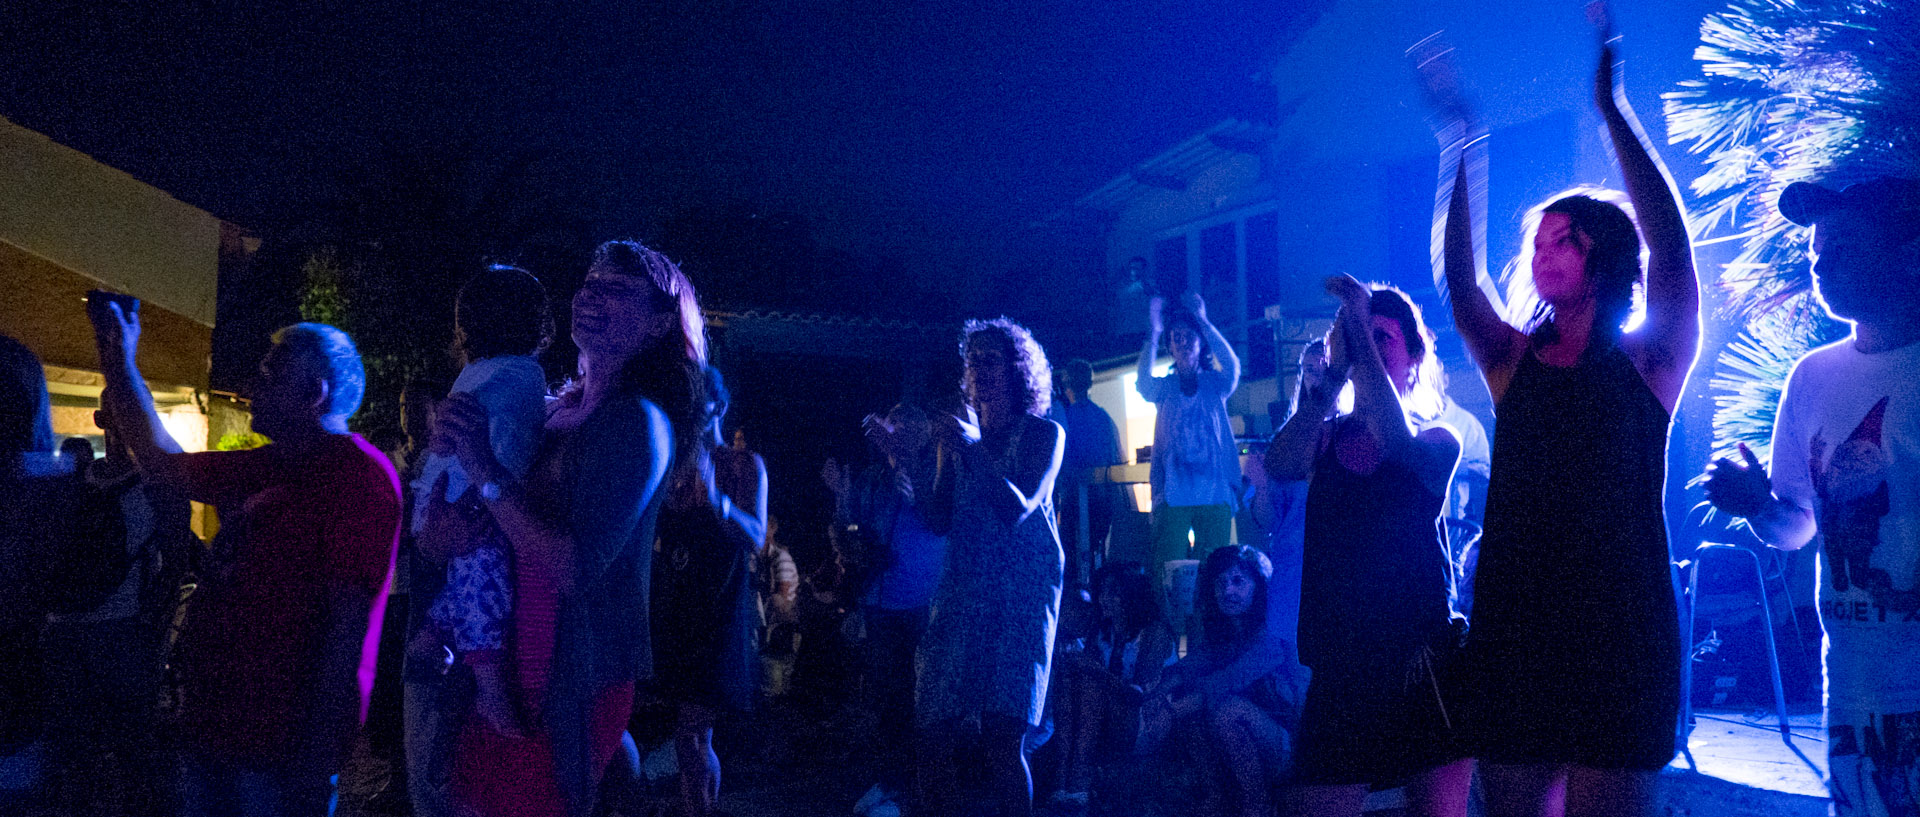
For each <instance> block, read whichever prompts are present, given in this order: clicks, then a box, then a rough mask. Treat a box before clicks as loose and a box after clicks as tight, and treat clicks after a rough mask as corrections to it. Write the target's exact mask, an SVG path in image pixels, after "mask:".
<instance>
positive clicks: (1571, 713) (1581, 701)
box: [1429, 5, 1699, 817]
mask: <svg viewBox="0 0 1920 817" xmlns="http://www.w3.org/2000/svg"><path fill="white" fill-rule="evenodd" d="M1589 11H1590V15H1591V16H1592V17H1594V22H1595V24H1596V28H1597V29H1598V31H1599V32H1600V38H1601V45H1600V62H1599V66H1598V68H1597V70H1596V71H1595V73H1594V101H1595V103H1596V104H1597V105H1598V106H1599V109H1600V114H1601V117H1602V119H1603V120H1604V121H1605V122H1606V126H1607V131H1608V133H1609V134H1610V136H1611V137H1612V141H1613V146H1614V152H1615V153H1616V155H1617V157H1618V160H1619V162H1620V170H1621V174H1622V176H1623V177H1624V179H1625V181H1626V188H1627V194H1628V196H1629V198H1630V199H1631V201H1632V204H1633V207H1634V210H1635V211H1636V212H1637V213H1638V216H1639V225H1638V226H1639V235H1638V236H1636V234H1635V224H1634V222H1633V220H1631V219H1630V218H1629V217H1628V215H1627V214H1626V213H1625V212H1623V211H1622V210H1621V209H1620V208H1619V207H1617V206H1614V205H1612V204H1607V203H1605V202H1602V201H1599V200H1597V199H1596V198H1594V197H1591V196H1586V195H1571V196H1566V197H1564V198H1560V199H1558V200H1555V201H1553V202H1551V203H1549V204H1547V205H1546V206H1545V207H1544V208H1542V209H1541V211H1540V216H1539V223H1538V225H1537V226H1535V227H1534V228H1533V229H1532V230H1531V232H1532V235H1531V236H1529V239H1530V241H1531V247H1532V253H1531V258H1530V259H1528V258H1526V257H1525V256H1524V255H1523V258H1522V262H1521V264H1520V265H1519V266H1520V268H1521V271H1522V272H1526V273H1529V274H1530V275H1531V278H1532V282H1533V286H1534V289H1535V290H1537V292H1538V295H1539V299H1540V306H1539V307H1538V309H1537V310H1536V312H1535V313H1534V316H1533V319H1532V320H1531V321H1530V322H1529V323H1528V324H1527V325H1526V328H1525V329H1524V330H1523V329H1518V328H1515V327H1513V326H1511V325H1509V324H1507V323H1506V322H1505V321H1503V320H1502V319H1501V317H1500V316H1499V314H1498V313H1497V312H1496V310H1495V309H1494V307H1493V305H1492V303H1491V302H1490V300H1489V298H1488V296H1487V294H1486V293H1485V292H1483V291H1482V290H1481V289H1480V288H1479V286H1478V285H1477V282H1476V275H1475V268H1474V259H1473V246H1472V239H1471V235H1472V233H1471V226H1470V224H1469V209H1468V198H1467V197H1468V183H1467V171H1466V168H1465V165H1464V162H1462V163H1461V165H1460V166H1459V167H1457V168H1456V170H1455V173H1454V188H1453V194H1452V199H1451V203H1450V205H1449V207H1448V212H1447V217H1446V218H1447V222H1446V233H1445V242H1446V245H1445V252H1444V264H1443V266H1444V272H1445V283H1446V285H1447V290H1448V291H1450V294H1451V299H1450V300H1451V304H1452V307H1453V315H1454V322H1455V324H1456V325H1457V326H1458V327H1459V329H1460V333H1461V334H1462V335H1463V336H1464V337H1465V339H1466V342H1467V348H1468V350H1469V351H1470V352H1472V354H1473V358H1474V360H1475V362H1476V363H1477V364H1478V365H1479V367H1480V371H1481V373H1482V374H1484V375H1485V376H1486V379H1487V385H1488V387H1489V389H1490V390H1491V391H1492V394H1493V399H1494V403H1495V411H1496V414H1497V416H1498V418H1499V424H1498V426H1497V427H1496V428H1495V431H1494V442H1493V472H1492V476H1491V482H1490V485H1489V488H1488V493H1487V512H1486V534H1485V538H1484V539H1482V540H1481V544H1480V566H1479V576H1478V579H1477V597H1476V600H1475V603H1474V619H1473V627H1472V631H1471V634H1470V635H1469V637H1468V643H1467V653H1468V664H1469V666H1470V672H1471V675H1472V683H1473V685H1474V687H1475V688H1474V690H1473V692H1474V694H1475V695H1476V696H1477V697H1478V698H1479V700H1480V702H1481V705H1479V706H1478V707H1477V708H1476V711H1475V713H1474V723H1473V726H1472V731H1473V737H1472V739H1471V743H1472V748H1473V749H1474V752H1475V756H1476V757H1477V758H1478V759H1479V761H1480V763H1481V772H1482V779H1483V782H1484V785H1485V788H1486V793H1487V801H1488V814H1490V815H1492V817H1508V815H1515V816H1518V815H1526V817H1534V816H1535V815H1541V814H1550V813H1554V812H1556V811H1557V807H1558V805H1559V804H1564V808H1565V810H1566V812H1568V813H1572V814H1647V813H1649V812H1650V811H1651V808H1652V803H1653V794H1654V786H1655V781H1656V780H1657V775H1658V773H1659V770H1660V769H1661V768H1662V767H1664V766H1665V765H1666V764H1667V762H1668V761H1669V760H1671V759H1672V757H1673V753H1674V735H1675V718H1676V716H1677V714H1678V709H1679V694H1678V693H1679V672H1680V638H1679V627H1678V614H1677V610H1676V607H1675V598H1674V584H1673V573H1672V568H1671V566H1670V563H1669V556H1668V552H1667V536H1666V525H1665V520H1664V518H1663V514H1662V505H1661V503H1662V488H1663V485H1664V482H1665V479H1666V443H1667V428H1668V424H1669V422H1670V421H1671V417H1672V413H1673V409H1674V405H1675V403H1676V402H1678V401H1679V399H1680V394H1681V388H1682V385H1683V384H1684V382H1685V381H1686V378H1687V372H1688V370H1689V369H1690V368H1691V367H1692V365H1693V360H1694V356H1695V354H1696V352H1697V347H1698V345H1699V315H1698V312H1699V284H1698V282H1697V281H1696V280H1695V277H1694V269H1693V249H1692V246H1691V244H1690V243H1689V239H1688V234H1687V226H1686V221H1685V217H1684V216H1683V215H1682V213H1681V210H1680V205H1679V202H1678V201H1677V200H1676V198H1675V196H1674V191H1673V186H1672V183H1671V182H1670V181H1669V180H1668V178H1667V177H1666V174H1665V173H1664V171H1663V170H1662V168H1661V166H1660V164H1659V162H1658V161H1657V160H1656V159H1655V158H1654V157H1653V156H1652V155H1651V154H1650V153H1649V152H1648V150H1647V148H1646V146H1645V145H1644V144H1643V143H1642V141H1641V138H1640V136H1639V134H1638V132H1637V131H1638V126H1637V124H1636V123H1635V121H1634V119H1633V117H1632V114H1631V112H1630V111H1629V110H1628V109H1627V107H1626V103H1625V101H1624V96H1623V95H1622V94H1621V93H1620V92H1619V89H1618V87H1617V86H1616V82H1615V78H1614V72H1615V64H1614V50H1613V39H1612V35H1611V29H1610V26H1609V25H1608V24H1607V22H1606V20H1605V9H1604V7H1601V6H1597V5H1596V6H1594V7H1590V8H1589ZM1432 76H1433V75H1432V73H1431V72H1430V73H1429V78H1430V79H1431V78H1432ZM1430 87H1431V86H1430ZM1445 107H1448V106H1443V109H1444V108H1445ZM1453 110H1455V111H1456V112H1457V111H1460V110H1463V109H1462V108H1458V107H1455V108H1454V109H1453ZM1462 130H1465V129H1462ZM1641 237H1644V238H1645V242H1646V249H1647V257H1648V261H1647V266H1646V271H1645V275H1644V279H1643V277H1642V272H1641V267H1640V238H1641ZM1636 285H1643V286H1644V288H1645V293H1646V318H1645V321H1644V323H1643V324H1642V325H1641V326H1640V327H1639V328H1638V329H1637V330H1635V331H1633V332H1631V333H1629V332H1624V331H1623V326H1624V324H1626V323H1627V318H1628V316H1629V313H1630V312H1631V311H1632V304H1633V291H1634V288H1635V286H1636ZM1563 798H1564V799H1563Z"/></svg>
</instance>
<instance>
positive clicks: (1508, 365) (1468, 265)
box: [1440, 149, 1527, 402]
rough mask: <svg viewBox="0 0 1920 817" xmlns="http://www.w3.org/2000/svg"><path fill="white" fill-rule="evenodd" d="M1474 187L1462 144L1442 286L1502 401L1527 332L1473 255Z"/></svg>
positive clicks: (1456, 320) (1465, 337) (1451, 198)
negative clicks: (1496, 301) (1503, 312)
mask: <svg viewBox="0 0 1920 817" xmlns="http://www.w3.org/2000/svg"><path fill="white" fill-rule="evenodd" d="M1471 190H1472V184H1471V182H1470V180H1469V179H1468V177H1467V161H1466V151H1465V150H1464V149H1462V150H1461V151H1459V153H1458V158H1457V165H1456V167H1455V169H1454V175H1453V193H1452V195H1451V196H1449V197H1448V199H1447V215H1446V219H1447V225H1446V236H1445V238H1444V242H1445V248H1444V250H1443V253H1444V255H1443V257H1442V262H1441V269H1442V275H1441V287H1440V291H1441V294H1442V296H1443V297H1445V298H1446V301H1447V307H1448V309H1449V310H1450V311H1451V312H1452V313H1453V325H1454V327H1455V328H1457V329H1459V330H1460V337H1461V339H1462V340H1463V341H1465V342H1466V346H1467V351H1468V352H1469V353H1471V354H1472V355H1473V361H1474V363H1475V364H1477V365H1479V367H1480V374H1481V376H1483V377H1485V378H1486V380H1487V388H1488V389H1489V390H1490V391H1491V392H1492V394H1493V398H1494V400H1495V401H1496V402H1497V401H1499V399H1500V396H1501V395H1502V394H1505V393H1506V391H1507V383H1508V382H1509V381H1510V380H1512V378H1513V370H1514V367H1515V366H1516V365H1518V364H1519V362H1520V356H1521V355H1522V354H1523V353H1525V352H1526V349H1527V336H1526V335H1525V334H1524V333H1522V332H1521V331H1520V330H1518V329H1515V328H1513V326H1512V325H1510V324H1508V323H1507V322H1506V321H1505V320H1504V319H1502V318H1501V317H1500V313H1499V311H1498V310H1496V309H1495V308H1494V305H1493V299H1492V298H1490V297H1489V296H1488V295H1487V291H1486V290H1485V289H1483V288H1481V285H1480V272H1479V267H1478V265H1477V262H1476V261H1475V259H1474V256H1473V206H1472V199H1471V198H1470V196H1471ZM1488 283H1492V282H1491V281H1489V282H1488Z"/></svg>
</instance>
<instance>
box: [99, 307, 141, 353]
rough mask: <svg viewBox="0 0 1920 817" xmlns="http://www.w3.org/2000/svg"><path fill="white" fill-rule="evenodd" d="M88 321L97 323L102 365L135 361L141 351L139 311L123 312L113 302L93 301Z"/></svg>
mask: <svg viewBox="0 0 1920 817" xmlns="http://www.w3.org/2000/svg"><path fill="white" fill-rule="evenodd" d="M87 320H88V321H90V322H92V323H93V339H94V344H95V345H96V346H97V347H98V348H99V350H100V364H101V365H102V366H111V365H113V364H115V363H118V362H121V361H131V360H133V357H134V353H135V352H136V351H137V350H138V349H139V348H140V313H139V311H137V310H135V311H126V310H123V309H121V308H120V304H119V303H117V302H115V301H112V300H108V299H104V298H97V299H96V298H89V299H88V300H87Z"/></svg>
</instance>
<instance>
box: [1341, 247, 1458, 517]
mask: <svg viewBox="0 0 1920 817" xmlns="http://www.w3.org/2000/svg"><path fill="white" fill-rule="evenodd" d="M1326 286H1327V292H1328V293H1329V294H1331V295H1333V296H1334V297H1335V298H1337V299H1339V300H1340V314H1339V315H1338V316H1337V317H1336V318H1335V320H1334V331H1335V332H1339V333H1341V335H1342V337H1344V338H1345V341H1346V346H1347V349H1348V357H1349V358H1350V359H1351V360H1352V371H1351V374H1350V375H1349V376H1350V377H1351V378H1352V380H1353V416H1354V419H1357V420H1359V421H1360V427H1361V428H1362V429H1363V430H1364V431H1365V432H1366V434H1367V436H1368V437H1371V438H1373V440H1374V442H1375V443H1376V444H1378V445H1379V446H1380V451H1381V452H1382V455H1383V457H1384V458H1386V459H1390V460H1395V461H1398V462H1400V463H1403V464H1405V465H1406V466H1407V467H1408V468H1410V469H1412V471H1413V472H1414V474H1415V475H1417V476H1418V477H1419V478H1420V482H1421V484H1422V485H1424V486H1426V487H1427V489H1428V490H1431V491H1432V492H1433V493H1434V494H1436V495H1445V493H1446V489H1447V483H1448V482H1449V481H1450V480H1452V478H1453V467H1454V465H1455V464H1456V463H1457V462H1459V460H1460V442H1459V440H1458V439H1457V438H1455V437H1454V435H1453V433H1452V432H1450V431H1447V430H1446V429H1444V428H1431V429H1428V430H1426V431H1424V432H1421V433H1420V434H1418V435H1415V434H1414V433H1413V427H1412V425H1411V424H1410V423H1409V422H1408V420H1407V411H1406V407H1405V405H1404V404H1403V403H1401V401H1400V393H1399V392H1398V391H1397V390H1395V389H1394V387H1393V381H1392V380H1389V379H1388V378H1387V367H1386V364H1385V363H1383V362H1381V358H1380V348H1379V346H1378V345H1377V344H1375V343H1374V339H1373V314H1372V309H1371V307H1370V305H1369V301H1368V293H1367V288H1366V287H1365V286H1364V285H1362V284H1361V283H1360V282H1359V281H1357V280H1355V279H1354V278H1353V276H1351V275H1335V276H1332V277H1330V278H1328V279H1327V284H1326Z"/></svg>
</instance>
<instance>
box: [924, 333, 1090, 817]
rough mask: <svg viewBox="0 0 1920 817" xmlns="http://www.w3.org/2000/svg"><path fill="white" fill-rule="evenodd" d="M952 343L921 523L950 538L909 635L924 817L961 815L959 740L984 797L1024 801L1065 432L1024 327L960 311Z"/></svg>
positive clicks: (1047, 373)
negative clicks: (969, 751) (929, 603)
mask: <svg viewBox="0 0 1920 817" xmlns="http://www.w3.org/2000/svg"><path fill="white" fill-rule="evenodd" d="M960 353H961V357H962V358H964V359H965V360H966V374H965V379H964V383H963V385H964V387H965V391H966V398H967V402H966V405H965V406H963V407H962V408H961V410H960V412H959V415H958V416H947V417H943V418H940V420H939V421H937V422H936V423H935V436H936V438H937V439H938V446H939V449H938V453H937V455H936V456H937V458H938V464H937V466H936V472H935V475H934V487H933V496H931V497H929V498H928V502H927V517H928V527H929V528H932V529H933V530H934V532H936V533H944V534H946V535H947V536H948V543H947V564H946V570H945V572H944V573H943V574H942V575H941V577H940V586H939V589H938V590H936V591H935V594H934V598H933V617H932V619H931V621H930V622H929V623H928V625H927V631H926V635H925V637H924V639H923V640H922V641H921V644H920V658H919V667H920V673H919V678H918V681H917V687H916V690H915V691H916V697H917V702H916V707H917V709H916V712H915V716H916V719H917V720H918V721H919V724H920V728H921V732H922V735H923V737H922V743H923V750H922V757H921V765H920V779H919V785H920V786H921V789H922V797H921V799H920V803H919V805H920V807H921V808H925V809H927V810H928V811H929V812H930V813H932V814H936V815H952V814H960V813H971V812H968V811H965V810H964V809H963V806H964V805H968V804H966V803H963V802H962V801H961V799H960V798H958V797H957V793H956V791H955V784H956V781H955V770H954V765H955V758H956V754H957V747H958V746H959V745H960V744H961V743H962V742H963V741H966V740H967V739H968V738H970V737H977V739H978V741H979V743H978V745H979V746H980V747H981V748H980V752H981V755H982V756H981V757H979V758H977V759H978V760H981V761H984V764H985V766H986V768H987V777H988V782H987V788H988V791H987V792H986V795H985V797H984V798H983V800H984V802H986V803H987V804H989V807H991V808H996V809H998V813H999V814H1001V815H1007V817H1014V816H1015V815H1019V816H1022V817H1024V815H1028V814H1031V813H1032V811H1033V781H1032V776H1031V775H1030V774H1029V772H1028V770H1027V760H1026V752H1025V737H1026V734H1027V731H1028V730H1029V729H1030V728H1032V727H1033V726H1036V725H1038V724H1039V723H1040V714H1041V707H1042V704H1043V703H1044V702H1045V701H1046V699H1047V681H1048V678H1049V676H1050V674H1051V672H1052V662H1053V636H1054V627H1055V626H1056V625H1057V624H1058V621H1059V616H1060V582H1061V578H1062V572H1063V570H1064V569H1065V563H1066V562H1065V560H1066V556H1065V554H1063V553H1062V552H1061V550H1060V536H1059V533H1058V531H1056V530H1055V527H1054V516H1053V507H1052V497H1053V480H1054V477H1055V476H1056V475H1057V474H1058V472H1059V470H1060V457H1061V452H1062V450H1063V448H1064V447H1065V445H1066V435H1065V433H1064V432H1063V431H1061V429H1060V426H1058V425H1055V424H1054V423H1053V422H1052V421H1050V420H1047V419H1046V418H1045V417H1044V415H1045V414H1046V412H1047V404H1048V400H1049V398H1050V396H1051V394H1052V390H1053V389H1052V380H1053V378H1052V371H1051V369H1049V368H1048V366H1047V356H1046V353H1045V352H1044V351H1042V350H1041V349H1040V344H1039V343H1037V342H1035V341H1034V339H1033V335H1032V334H1030V333H1028V332H1027V330H1026V328H1025V327H1022V326H1020V325H1019V324H1017V323H1014V322H1013V321H1010V320H1007V319H1006V318H1000V319H997V320H992V321H969V322H967V324H966V328H965V333H964V340H962V342H961V344H960ZM976 721H977V723H978V724H979V725H978V727H977V735H970V734H969V733H971V732H973V731H974V730H975V728H976V727H973V726H971V724H972V723H974V722H976Z"/></svg>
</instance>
